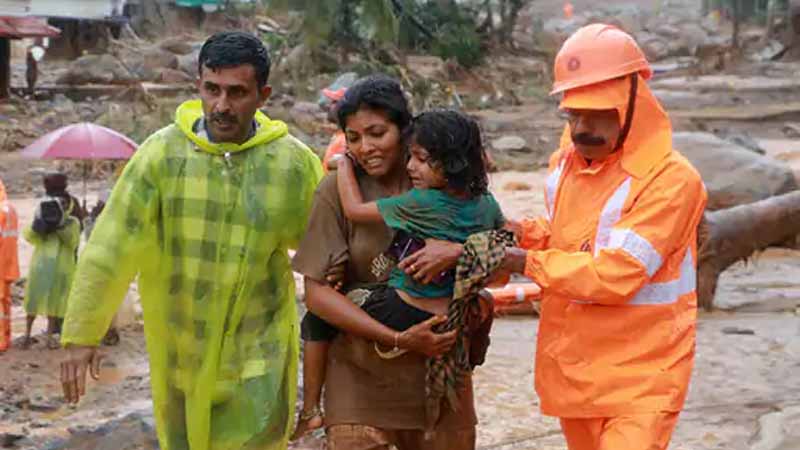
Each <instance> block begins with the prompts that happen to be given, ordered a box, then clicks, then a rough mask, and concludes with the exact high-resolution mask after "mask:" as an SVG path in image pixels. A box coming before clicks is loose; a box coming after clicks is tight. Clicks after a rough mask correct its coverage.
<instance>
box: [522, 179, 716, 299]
mask: <svg viewBox="0 0 800 450" xmlns="http://www.w3.org/2000/svg"><path fill="white" fill-rule="evenodd" d="M670 172H671V173H670ZM705 203H706V193H705V188H704V187H703V183H702V181H701V180H700V178H699V176H698V175H697V173H696V172H693V171H690V170H689V169H684V168H682V167H681V166H677V167H676V166H672V168H670V167H668V168H667V169H665V172H664V173H662V174H661V175H659V176H657V177H656V178H655V179H654V180H653V181H651V184H650V185H649V186H648V187H646V188H645V189H644V190H643V191H642V193H641V194H640V196H639V198H637V199H636V200H634V202H633V204H632V205H631V207H630V208H628V209H627V210H626V211H625V212H623V214H622V217H621V218H620V220H619V221H618V222H617V223H616V224H614V225H613V227H612V228H611V230H610V239H609V242H608V245H607V246H605V247H604V248H599V249H595V252H594V254H592V253H589V252H574V253H569V252H565V251H562V250H557V249H549V250H539V251H530V252H528V255H527V261H526V265H525V275H526V276H528V277H530V278H532V279H533V280H534V281H535V282H536V283H537V284H539V286H541V287H542V289H543V290H545V291H548V290H549V291H551V292H553V293H556V294H558V295H561V296H564V297H567V298H571V299H573V300H580V301H587V302H590V303H596V304H603V305H615V304H624V303H627V302H628V301H630V300H631V299H632V298H633V297H634V295H635V294H636V293H637V292H638V291H639V290H640V289H641V288H642V287H643V286H644V285H645V283H647V282H648V281H649V280H650V278H651V277H652V276H653V275H654V274H655V273H657V272H658V271H659V269H660V268H661V264H662V261H663V260H664V259H666V257H667V256H669V255H672V254H673V253H675V252H684V251H686V250H687V248H688V247H689V246H690V244H691V240H692V237H693V236H694V233H695V229H696V228H697V224H698V222H699V221H700V217H701V215H702V213H703V210H704V209H705ZM577 214H579V213H577ZM690 251H691V250H690Z"/></svg>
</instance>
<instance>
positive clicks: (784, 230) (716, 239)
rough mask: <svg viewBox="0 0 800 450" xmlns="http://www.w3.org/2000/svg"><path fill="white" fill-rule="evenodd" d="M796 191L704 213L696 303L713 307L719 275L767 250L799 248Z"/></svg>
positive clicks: (798, 196)
mask: <svg viewBox="0 0 800 450" xmlns="http://www.w3.org/2000/svg"><path fill="white" fill-rule="evenodd" d="M799 243H800V191H793V192H790V193H787V194H783V195H778V196H775V197H770V198H767V199H765V200H761V201H758V202H755V203H750V204H746V205H739V206H735V207H732V208H728V209H722V210H718V211H713V212H707V213H706V215H705V220H704V221H703V223H701V225H700V230H699V233H698V249H699V250H698V254H699V257H698V269H697V275H698V276H697V296H698V304H699V305H700V306H702V307H703V308H705V309H706V310H711V309H712V308H713V305H714V293H715V292H716V289H717V281H718V279H719V276H720V274H721V273H722V272H723V271H725V269H727V268H728V267H730V266H731V265H732V264H734V263H735V262H737V261H743V260H747V259H748V258H750V257H752V256H753V254H754V253H756V252H759V251H762V250H766V249H767V248H769V247H785V248H795V249H796V248H799V247H800V246H799V245H798V244H799Z"/></svg>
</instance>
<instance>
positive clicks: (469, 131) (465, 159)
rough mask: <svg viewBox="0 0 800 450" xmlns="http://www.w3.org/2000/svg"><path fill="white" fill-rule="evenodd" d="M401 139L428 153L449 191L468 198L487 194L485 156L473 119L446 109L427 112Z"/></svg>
mask: <svg viewBox="0 0 800 450" xmlns="http://www.w3.org/2000/svg"><path fill="white" fill-rule="evenodd" d="M404 139H405V141H406V142H408V143H411V142H415V143H416V144H417V145H419V146H420V147H422V148H424V149H425V150H427V151H428V154H429V155H430V161H431V163H432V164H435V165H436V167H439V168H441V169H442V171H443V172H444V174H445V177H446V178H447V185H448V187H450V188H451V189H453V190H455V191H457V192H462V193H465V194H468V195H469V196H471V197H476V196H479V195H482V194H485V193H486V192H487V190H488V187H489V174H488V171H487V169H486V167H487V162H486V153H485V152H484V149H483V141H482V139H481V130H480V128H479V127H478V123H477V122H476V121H475V120H474V119H472V118H470V117H468V116H466V115H464V114H462V113H460V112H458V111H453V110H448V109H439V110H433V111H426V112H424V113H422V114H420V115H418V116H417V117H415V118H414V120H413V121H412V123H411V125H410V126H409V127H408V128H407V129H406V131H405V133H404Z"/></svg>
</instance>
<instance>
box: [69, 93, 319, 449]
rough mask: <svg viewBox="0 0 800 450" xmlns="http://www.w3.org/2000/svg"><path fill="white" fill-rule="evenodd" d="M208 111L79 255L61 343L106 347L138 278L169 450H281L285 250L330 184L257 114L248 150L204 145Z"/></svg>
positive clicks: (290, 376)
mask: <svg viewBox="0 0 800 450" xmlns="http://www.w3.org/2000/svg"><path fill="white" fill-rule="evenodd" d="M202 114H203V113H202V106H201V103H200V101H197V100H194V101H189V102H186V103H184V104H183V105H181V106H180V107H179V108H178V111H177V115H176V123H175V124H173V125H170V126H168V127H166V128H164V129H163V130H161V131H159V132H157V133H155V134H154V135H153V136H151V137H150V138H148V139H147V141H145V142H144V143H143V144H142V145H141V147H140V148H139V150H138V151H137V152H136V154H135V155H134V157H133V158H132V159H131V161H130V162H129V163H128V165H127V167H126V168H125V171H124V172H123V174H122V176H121V178H120V180H119V181H118V182H117V185H116V187H115V188H114V191H113V192H112V194H111V197H110V199H109V202H108V206H107V207H106V209H105V210H104V211H103V213H102V214H101V215H100V217H99V219H98V221H97V225H96V227H95V229H94V231H93V233H92V235H91V238H90V240H89V243H88V244H87V246H86V249H85V250H84V252H83V254H82V255H81V258H80V261H79V263H78V271H77V273H76V276H75V282H74V284H73V287H72V291H71V293H70V297H69V306H68V310H67V316H66V321H65V323H64V331H63V335H62V342H63V343H64V344H82V345H97V344H98V343H99V342H100V340H101V339H102V337H103V335H104V333H105V332H106V330H107V329H108V326H109V323H110V322H111V318H112V316H113V315H114V313H115V311H116V310H117V308H118V306H119V305H120V303H121V301H122V299H123V297H124V295H125V292H126V291H127V289H128V286H129V284H130V282H131V281H132V279H133V278H134V277H135V276H136V275H137V274H138V275H139V279H138V282H139V291H140V293H141V298H142V306H143V310H144V324H145V337H146V339H147V348H148V352H149V354H150V373H151V384H152V391H153V407H154V413H155V419H156V425H157V429H158V437H159V441H160V443H161V447H162V448H163V449H164V450H188V449H191V450H234V449H235V450H239V449H259V450H262V449H263V450H273V449H275V450H277V449H284V448H285V447H286V440H287V435H288V432H289V431H290V427H291V416H292V413H293V411H294V404H295V394H296V392H295V391H296V385H297V361H298V348H297V343H298V326H297V317H296V314H297V313H296V306H295V291H294V282H293V278H292V272H291V268H290V266H289V256H288V252H287V250H288V249H289V248H291V247H294V246H295V245H296V244H297V242H298V241H299V239H300V237H301V236H302V235H303V233H304V230H305V226H306V221H307V218H308V214H309V210H310V207H311V200H312V197H313V194H314V189H315V188H316V185H317V182H318V181H319V179H320V178H321V175H322V167H321V164H320V162H319V158H317V156H316V155H315V154H314V153H312V152H311V150H309V149H308V148H307V147H306V146H305V145H304V144H302V143H301V142H300V141H298V140H297V139H295V138H294V137H292V136H290V135H289V134H288V131H287V127H286V124H284V123H282V122H278V121H272V120H270V119H269V118H267V117H266V116H264V115H263V114H261V113H260V112H259V113H257V114H256V117H255V120H256V121H257V123H258V127H257V131H256V134H255V135H254V136H253V137H252V138H251V139H250V140H248V141H247V142H245V143H244V144H241V145H237V144H231V143H222V144H215V143H211V142H209V141H208V140H206V139H203V138H201V137H199V136H198V135H196V134H195V133H194V132H193V131H192V130H193V125H194V123H195V122H197V120H199V119H201V118H202Z"/></svg>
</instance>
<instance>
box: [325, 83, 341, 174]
mask: <svg viewBox="0 0 800 450" xmlns="http://www.w3.org/2000/svg"><path fill="white" fill-rule="evenodd" d="M345 92H347V88H340V89H337V90H335V91H333V90H330V89H323V90H322V95H324V96H325V97H328V99H329V100H330V104H329V105H328V121H330V122H332V123H334V124H337V125H338V119H337V118H336V109H337V107H338V104H339V101H341V100H342V99H343V98H344V94H345ZM346 151H347V139H346V138H345V135H344V131H342V130H341V129H339V127H338V126H337V127H336V132H335V133H333V136H331V142H330V143H329V144H328V148H327V149H326V150H325V156H324V157H323V158H322V170H324V171H325V173H328V171H330V170H333V169H335V168H336V159H337V158H338V157H339V156H340V155H344V152H346Z"/></svg>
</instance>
